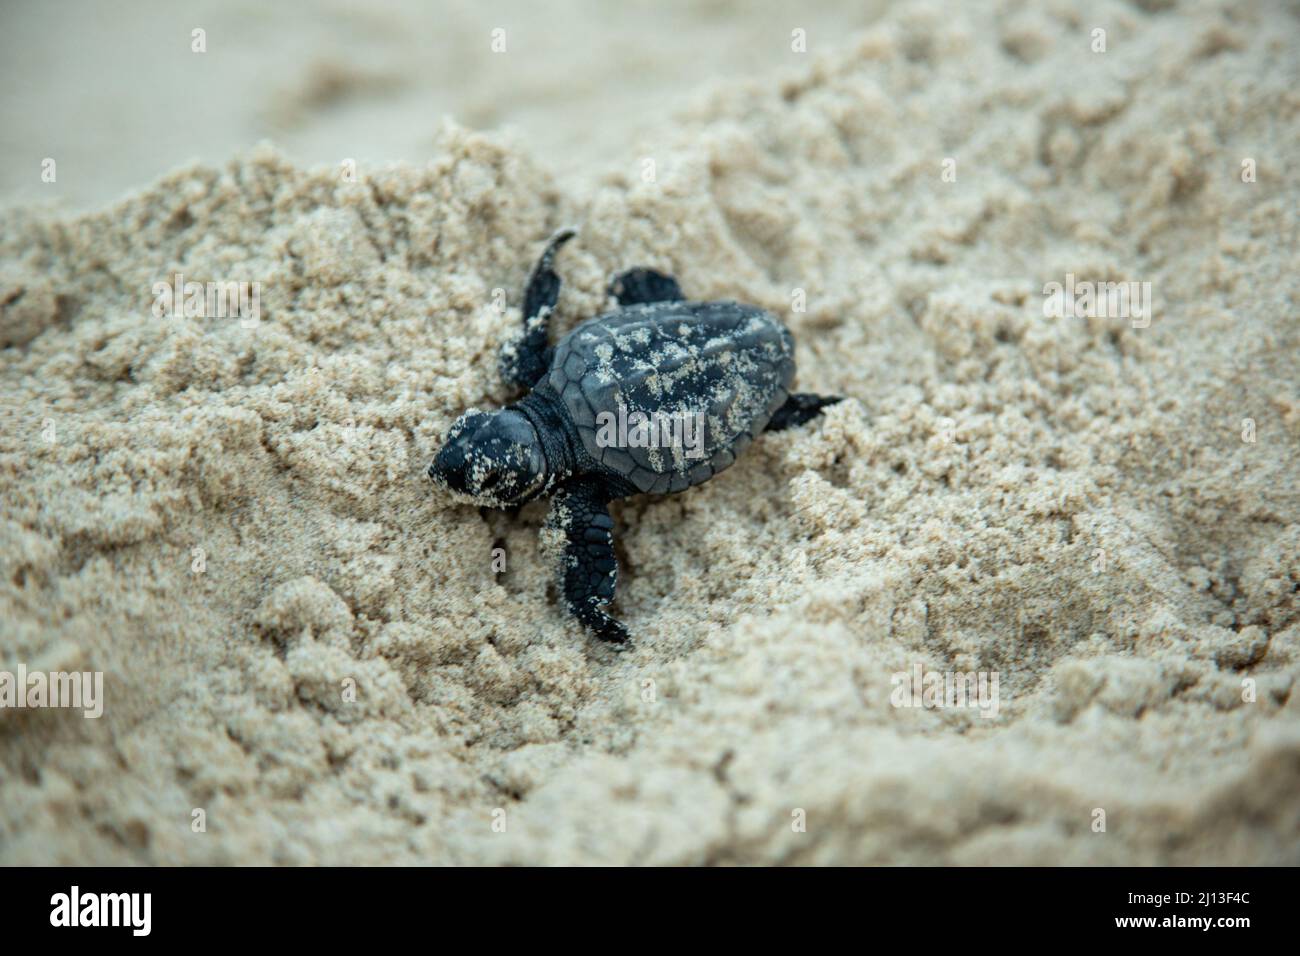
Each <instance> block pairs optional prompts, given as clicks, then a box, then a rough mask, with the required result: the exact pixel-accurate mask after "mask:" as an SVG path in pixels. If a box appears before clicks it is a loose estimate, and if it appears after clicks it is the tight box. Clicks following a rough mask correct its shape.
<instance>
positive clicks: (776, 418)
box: [764, 392, 844, 432]
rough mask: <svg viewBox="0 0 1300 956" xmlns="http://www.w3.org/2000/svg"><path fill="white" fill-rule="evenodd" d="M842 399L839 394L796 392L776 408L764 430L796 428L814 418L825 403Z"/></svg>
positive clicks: (829, 403) (831, 403) (828, 403)
mask: <svg viewBox="0 0 1300 956" xmlns="http://www.w3.org/2000/svg"><path fill="white" fill-rule="evenodd" d="M842 401H844V398H843V396H840V395H814V394H812V393H811V392H796V393H795V394H793V395H791V396H790V397H789V398H787V399H786V400H785V404H784V405H782V406H781V407H780V408H778V409H777V410H776V414H775V415H773V416H772V419H771V421H769V422H768V423H767V428H765V429H764V431H769V432H779V431H781V430H782V429H785V428H796V427H798V426H799V425H802V424H803V423H804V422H806V421H809V420H811V419H813V418H816V417H817V416H818V415H820V414H821V411H822V409H823V408H825V407H826V406H827V405H834V404H835V403H836V402H842Z"/></svg>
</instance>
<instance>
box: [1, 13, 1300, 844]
mask: <svg viewBox="0 0 1300 956" xmlns="http://www.w3.org/2000/svg"><path fill="white" fill-rule="evenodd" d="M1165 6H1166V5H1165V4H1145V5H1139V6H1137V7H1128V6H1125V5H1119V4H1105V5H1104V7H1105V10H1104V11H1102V10H1098V11H1096V12H1094V13H1090V14H1089V16H1087V17H1083V16H1080V15H1076V14H1074V13H1071V12H1069V11H1068V10H1067V9H1066V8H1065V7H1063V6H1061V7H1057V6H1049V7H1048V8H1046V9H1045V10H1044V11H1043V12H1036V13H1035V12H1025V13H1020V12H1016V13H1007V14H997V13H993V12H981V13H974V12H972V13H966V14H963V15H955V14H953V13H952V12H950V11H947V10H943V9H941V8H940V7H939V6H937V5H926V4H912V5H907V6H904V7H902V8H901V9H900V10H898V11H896V12H895V13H893V14H891V15H890V16H889V17H887V18H886V19H885V20H884V21H883V22H882V23H881V24H880V25H879V26H878V27H877V28H875V29H873V30H871V31H870V32H869V33H866V34H864V35H862V36H860V37H858V38H857V39H856V40H854V41H853V42H852V43H849V44H848V45H846V46H844V47H842V48H841V49H840V50H839V51H838V52H837V53H836V54H834V55H831V56H819V57H813V56H811V55H810V56H809V58H808V61H807V63H806V65H805V66H804V67H803V68H802V69H801V70H799V71H797V72H793V73H790V74H789V75H787V76H784V77H777V78H775V79H771V80H766V81H762V82H758V83H755V84H751V85H735V86H731V87H728V88H725V89H723V90H722V91H721V92H719V93H717V94H716V95H712V96H710V97H708V98H706V99H704V100H703V101H701V102H700V103H699V104H698V106H697V107H696V108H695V109H694V111H693V112H691V113H690V114H689V115H687V116H685V117H683V118H679V119H678V120H676V121H673V122H671V123H670V122H668V120H667V119H666V120H665V122H664V126H663V129H662V130H660V135H659V136H658V137H657V138H656V140H655V142H654V145H653V147H650V146H642V147H640V148H637V147H633V148H631V149H629V152H628V157H629V160H628V162H627V164H626V169H627V170H628V171H627V172H626V173H619V174H612V175H610V176H608V177H605V178H603V179H593V180H592V181H591V184H590V186H589V187H588V188H587V189H586V190H584V191H581V192H575V193H573V194H568V193H565V194H559V193H558V192H557V191H556V190H555V188H554V187H553V186H552V184H551V180H550V179H549V178H548V176H547V174H546V173H545V171H544V170H542V169H541V168H540V167H539V166H538V165H537V164H535V163H534V162H533V161H531V160H530V159H529V157H528V155H527V154H526V151H525V150H524V149H522V148H520V147H517V146H512V145H510V144H508V143H506V142H505V141H502V140H498V139H494V138H492V137H487V136H483V135H479V134H475V133H471V132H468V131H466V130H464V129H461V128H458V127H454V126H449V127H448V128H446V129H445V130H444V131H443V134H442V136H441V138H440V141H439V148H438V151H437V154H436V158H435V159H434V160H432V161H431V162H430V163H429V164H428V165H427V166H425V167H423V168H412V167H409V166H400V167H393V168H387V169H379V168H363V169H362V170H360V175H359V181H357V182H346V181H343V179H342V177H341V176H340V171H339V170H338V169H320V170H303V169H299V168H295V167H294V166H292V165H290V164H289V163H288V162H287V161H285V160H283V159H282V158H280V157H279V156H278V155H277V154H275V153H274V152H271V151H270V150H263V151H258V152H255V153H253V154H251V155H247V156H244V157H242V158H240V159H238V160H236V161H235V162H232V163H231V164H230V165H228V166H227V167H225V168H222V169H215V168H208V167H194V168H187V169H182V170H180V171H178V172H176V173H174V174H173V175H170V176H168V177H167V178H165V179H164V180H163V181H161V182H159V183H156V184H155V185H153V186H151V187H149V188H148V189H146V190H144V191H143V192H141V193H139V194H136V195H132V196H130V197H128V198H126V199H124V200H122V201H120V202H118V203H117V204H116V205H114V206H112V207H111V208H108V209H107V210H105V211H103V212H100V213H96V214H91V215H86V216H83V217H80V218H76V219H72V220H58V219H55V218H51V217H49V216H47V215H45V214H37V213H27V214H16V213H8V214H6V215H5V217H4V225H3V232H2V234H0V259H2V261H3V266H2V267H0V344H3V345H5V346H7V348H5V349H4V351H3V352H0V356H2V358H3V369H2V370H0V375H2V376H3V377H2V379H0V394H3V397H4V405H5V409H4V411H5V421H6V427H5V429H4V432H3V446H0V487H2V488H3V496H2V498H0V509H2V510H0V602H3V603H2V606H0V620H3V625H2V626H3V640H2V641H0V668H8V669H11V670H12V669H13V668H14V667H15V666H16V665H17V664H18V663H22V664H24V665H25V666H26V667H27V668H28V669H29V670H60V669H63V670H98V671H103V672H104V674H105V694H106V703H105V713H104V716H103V717H102V718H100V719H98V720H87V719H83V718H82V717H81V716H79V715H76V714H72V713H69V712H67V711H55V710H44V711H34V710H22V711H17V710H7V711H3V712H0V859H3V861H4V862H7V863H38V862H92V863H110V862H153V863H267V862H271V863H358V862H447V863H453V862H477V861H486V862H522V863H542V862H545V863H559V862H636V863H732V862H737V863H757V862H837V863H849V862H957V863H988V862H1029V863H1087V862H1105V863H1120V862H1137V863H1203V862H1225V861H1226V862H1234V863H1250V862H1293V863H1294V862H1300V699H1297V695H1296V694H1294V693H1293V687H1294V682H1295V679H1296V675H1297V672H1298V671H1300V609H1298V608H1297V603H1296V592H1297V586H1298V583H1300V489H1298V487H1297V474H1300V469H1298V468H1297V464H1298V461H1297V459H1298V457H1300V456H1298V455H1297V445H1298V444H1300V441H1298V436H1300V397H1298V395H1297V387H1296V382H1297V381H1300V368H1298V367H1297V366H1298V364H1300V363H1298V362H1297V355H1298V354H1300V352H1298V347H1300V342H1298V341H1297V339H1298V338H1300V332H1298V328H1297V321H1296V316H1297V311H1296V310H1297V303H1296V293H1297V279H1296V274H1295V260H1294V255H1295V249H1296V248H1297V241H1298V240H1300V235H1298V233H1300V228H1298V226H1297V216H1296V209H1297V208H1300V190H1298V189H1297V188H1296V186H1295V182H1294V177H1293V176H1292V175H1291V174H1290V166H1291V165H1293V163H1294V158H1295V157H1296V156H1297V155H1300V136H1298V135H1297V130H1300V123H1297V115H1296V114H1297V111H1298V108H1300V98H1298V97H1297V95H1296V93H1295V92H1294V90H1291V89H1288V85H1289V83H1290V80H1289V79H1288V77H1293V76H1294V74H1295V69H1296V65H1297V57H1296V48H1295V44H1294V41H1293V39H1292V38H1294V36H1295V27H1296V23H1295V21H1294V18H1293V17H1292V16H1289V15H1287V14H1286V13H1284V12H1281V11H1280V10H1270V9H1268V8H1266V7H1265V6H1263V5H1259V6H1256V5H1253V4H1235V3H1225V4H1219V5H1216V4H1196V5H1188V6H1193V7H1194V8H1193V9H1191V10H1180V9H1164V7H1165ZM1144 7H1145V8H1152V9H1144ZM1008 9H1010V8H1008ZM1053 11H1056V12H1053ZM1098 23H1104V24H1106V25H1107V26H1108V27H1109V29H1108V34H1107V51H1106V52H1105V53H1095V52H1093V50H1092V49H1091V46H1092V43H1093V39H1092V35H1091V31H1092V30H1093V28H1094V26H1095V25H1096V24H1098ZM643 159H644V160H653V161H654V162H653V165H654V178H653V181H646V180H645V178H644V177H643V176H642V172H643V170H647V169H648V168H649V167H648V165H647V164H645V163H644V162H643ZM947 159H953V160H955V167H954V166H952V165H947V166H946V165H945V160H947ZM1246 159H1251V160H1253V161H1254V165H1255V168H1256V176H1255V181H1253V182H1243V180H1242V168H1243V167H1242V163H1243V161H1244V160H1246ZM954 168H955V174H956V176H955V181H953V180H952V177H951V176H945V172H951V171H952V170H953V169H954ZM567 223H574V224H577V225H578V226H580V228H581V230H582V232H581V235H580V236H579V238H578V239H577V240H575V242H574V243H573V244H572V245H571V246H570V247H569V248H567V249H566V250H565V252H564V253H563V255H562V257H561V259H560V271H561V273H562V275H563V277H564V279H565V282H566V285H565V288H564V292H563V296H562V298H561V325H562V326H564V327H567V326H568V325H570V324H572V323H573V322H574V321H576V320H578V319H580V318H583V317H586V316H588V315H591V314H594V313H596V312H598V311H599V310H600V309H601V308H602V307H603V306H604V305H605V304H606V300H605V298H604V294H603V287H604V282H605V279H606V277H607V276H608V275H609V274H610V273H612V272H613V271H615V270H616V269H619V268H623V267H626V266H629V265H633V264H644V265H651V266H657V267H661V268H666V269H670V270H672V271H673V272H675V273H676V274H677V275H678V276H679V277H680V279H681V281H682V284H683V286H684V288H685V289H686V291H687V294H688V295H690V296H691V297H693V298H721V297H734V298H738V299H742V300H747V301H751V302H755V303H758V304H761V305H764V306H766V307H768V308H770V309H772V310H773V311H775V312H776V313H777V314H779V315H781V316H782V317H783V318H784V319H785V320H786V321H787V322H788V323H789V325H790V327H791V328H792V329H793V330H794V332H795V335H796V338H797V341H798V343H799V362H800V384H801V385H802V386H803V387H805V388H807V389H810V390H817V391H833V392H838V393H840V394H845V395H849V396H851V397H852V398H853V399H854V401H852V402H847V403H844V404H842V405H840V406H837V407H835V408H834V409H833V410H831V411H830V413H829V414H828V415H827V416H826V417H825V419H824V420H823V421H821V422H820V423H817V424H815V425H813V426H811V427H809V428H806V429H803V430H800V431H798V432H792V433H786V434H781V435H777V436H768V437H766V438H764V439H763V440H761V441H760V442H758V443H756V445H755V446H754V447H753V448H752V449H751V450H750V451H749V452H748V453H747V454H746V456H745V458H744V459H743V460H742V461H741V462H740V463H738V464H737V466H736V467H734V468H733V469H731V470H730V471H728V472H727V473H726V474H725V475H723V476H721V477H720V478H718V479H717V480H715V481H713V482H711V483H710V484H708V485H706V486H704V487H703V488H700V489H697V490H694V491H692V492H690V493H688V494H685V495H681V496H676V497H670V498H656V499H633V500H632V501H630V502H627V503H625V504H623V505H622V506H621V508H616V518H617V519H618V520H619V523H620V528H621V533H620V549H621V551H620V553H621V557H622V560H623V564H624V573H623V578H622V586H621V589H620V594H619V605H618V608H617V610H618V612H619V614H620V615H621V617H622V618H623V619H624V620H625V621H626V622H627V623H628V625H629V626H630V627H631V628H632V629H633V631H634V633H635V634H636V635H637V636H638V638H639V640H638V641H637V643H636V645H635V647H634V648H633V649H632V650H631V651H630V652H628V653H622V654H620V653H616V652H613V651H611V650H610V649H608V648H605V647H600V646H596V645H594V644H593V642H592V641H590V640H589V639H587V638H586V637H585V636H584V635H582V634H581V633H580V632H579V631H578V630H577V629H576V628H575V627H574V626H572V625H571V624H570V623H569V622H568V621H567V620H566V618H565V616H564V615H563V614H562V613H561V609H560V608H559V607H558V606H557V604H556V602H555V594H554V588H553V587H552V586H551V584H550V582H551V569H550V567H549V566H548V565H547V564H546V563H545V562H544V561H543V559H542V558H541V556H540V554H539V552H538V547H537V531H538V528H539V527H540V525H541V522H542V519H543V515H544V509H543V508H542V507H541V506H537V505H534V506H530V507H529V508H526V509H525V510H524V511H523V512H522V514H521V515H519V516H518V517H517V518H514V519H512V518H510V517H509V516H508V515H505V514H499V513H485V514H482V515H481V514H480V513H479V512H478V511H477V510H476V509H473V508H465V507H460V506H457V505H455V504H453V503H452V502H450V501H447V500H445V499H443V498H441V497H440V496H438V495H436V494H435V493H434V492H433V490H432V488H431V486H430V484H429V483H428V481H427V480H426V479H425V478H424V476H423V471H424V468H425V467H426V466H427V464H428V461H429V459H430V458H431V457H432V454H433V452H434V451H435V450H436V448H437V447H438V443H439V441H440V436H441V434H442V432H443V430H444V429H445V428H446V426H447V425H448V424H449V423H450V421H451V420H452V419H453V418H454V417H455V416H456V415H457V414H458V413H459V412H461V411H462V410H464V409H465V408H466V407H469V406H471V405H479V406H485V405H488V404H494V403H500V402H502V401H504V400H506V399H507V398H508V397H509V396H508V395H507V393H506V391H505V390H504V388H503V386H502V384H501V382H500V380H499V379H498V377H497V374H496V368H495V364H496V363H495V355H496V352H497V350H498V348H499V347H500V346H501V344H502V343H503V342H505V341H506V340H507V339H508V337H509V336H510V335H512V334H513V332H514V330H515V329H516V328H517V325H518V322H519V312H518V305H519V292H520V287H521V284H522V282H523V278H524V275H525V273H526V271H527V269H528V267H529V266H530V265H531V262H532V259H533V257H534V256H535V255H536V253H537V251H538V249H539V243H540V242H541V240H542V239H543V238H544V237H545V236H546V235H547V233H548V232H549V231H550V230H551V229H552V228H554V227H556V226H558V225H561V224H567ZM178 272H179V273H182V274H183V275H184V276H185V278H186V279H188V280H194V281H199V282H207V281H231V280H233V281H247V282H258V283H260V305H261V319H260V322H259V323H258V324H257V325H256V327H253V328H247V327H245V325H247V323H241V322H240V321H239V320H238V319H237V318H172V317H165V316H164V317H162V318H159V317H156V316H155V315H154V314H153V313H152V306H153V304H154V294H153V291H152V290H153V287H154V285H155V283H158V282H160V281H163V282H165V281H169V280H170V278H171V277H172V276H173V275H174V274H175V273H178ZM1067 275H1073V276H1075V277H1076V278H1077V279H1079V280H1090V281H1121V280H1135V281H1142V282H1150V283H1151V289H1152V295H1153V300H1154V305H1153V309H1154V316H1153V317H1152V318H1151V320H1150V322H1149V325H1146V326H1145V327H1143V325H1144V323H1143V322H1140V321H1136V320H1134V319H1130V318H1128V317H1123V318H1115V317H1099V318H1086V317H1084V318H1080V317H1073V316H1070V317H1065V318H1049V317H1046V316H1045V315H1044V295H1043V286H1044V284H1045V283H1049V282H1054V281H1055V282H1065V281H1066V277H1067ZM498 288H500V289H504V290H506V293H507V296H508V301H509V305H510V308H509V309H508V310H507V311H506V313H505V314H504V315H502V314H499V313H498V311H497V310H495V309H494V307H493V292H494V290H495V289H498ZM801 295H802V296H803V297H804V298H805V299H806V307H804V308H802V309H800V308H799V307H798V306H799V300H800V296H801ZM1135 326H1137V327H1135ZM1247 419H1249V420H1250V422H1251V423H1253V424H1252V425H1251V426H1247V425H1245V424H1243V423H1244V422H1245V421H1246V420H1247ZM1252 428H1253V434H1252V432H1251V429H1252ZM1243 435H1246V436H1247V437H1253V439H1254V440H1253V441H1251V440H1244V439H1243ZM494 546H499V547H504V549H505V551H506V555H507V568H508V570H507V571H506V572H505V573H504V574H502V575H497V574H494V572H493V569H492V549H493V548H494ZM918 665H919V666H920V667H921V668H922V669H923V670H928V671H937V672H970V671H988V672H997V675H998V678H999V688H1000V701H999V707H998V712H997V714H996V716H993V717H987V718H986V717H982V716H980V714H979V712H978V711H974V710H971V709H956V708H924V707H895V706H893V705H892V704H891V696H892V695H893V694H894V691H895V681H893V680H892V678H893V677H894V675H896V674H897V673H899V672H904V673H910V672H911V671H912V669H913V668H914V667H916V666H918ZM353 686H355V695H353V694H351V693H349V689H350V688H351V687H353ZM354 697H355V699H353V698H354ZM196 809H202V810H203V811H204V812H205V817H206V831H205V832H197V833H196V832H194V830H193V827H192V820H193V813H194V811H195V810H196ZM1099 810H1100V811H1104V824H1105V829H1104V832H1098V825H1097V824H1098V821H1099V820H1101V819H1102V818H1101V816H1099V814H1098V812H1097V811H1099ZM801 823H802V824H803V825H801ZM494 824H495V826H494ZM503 824H504V826H503Z"/></svg>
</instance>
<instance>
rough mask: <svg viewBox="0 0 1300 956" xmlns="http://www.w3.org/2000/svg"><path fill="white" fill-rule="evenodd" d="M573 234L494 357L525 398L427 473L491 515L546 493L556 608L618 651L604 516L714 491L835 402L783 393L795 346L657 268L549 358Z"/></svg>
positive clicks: (473, 425) (478, 425)
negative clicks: (632, 499)
mask: <svg viewBox="0 0 1300 956" xmlns="http://www.w3.org/2000/svg"><path fill="white" fill-rule="evenodd" d="M573 236H574V231H573V230H572V229H564V230H561V231H559V232H557V233H555V235H553V236H552V237H551V238H550V240H549V241H548V242H547V244H546V248H545V250H544V251H543V252H542V256H541V259H540V260H539V261H538V263H537V265H536V267H535V268H534V269H533V271H532V274H531V275H530V276H529V279H528V285H527V288H526V290H525V292H524V308H523V314H524V329H523V335H522V337H520V338H519V339H518V340H517V341H515V342H513V343H511V344H510V345H508V346H506V348H505V350H504V352H503V354H502V357H501V370H502V373H503V374H504V375H505V377H506V379H507V380H508V381H509V382H510V383H512V384H513V385H515V386H517V387H518V388H520V389H521V390H523V389H527V390H528V394H527V395H525V396H524V397H523V398H521V399H520V400H519V401H518V402H516V403H515V404H513V405H510V406H508V407H506V408H503V409H500V410H499V411H494V412H482V411H478V410H476V409H471V410H469V411H467V412H465V413H464V414H463V415H461V416H460V418H458V419H457V420H456V421H455V422H454V423H453V425H452V427H451V430H450V431H449V432H448V434H447V440H446V443H445V444H444V445H443V447H442V449H441V450H440V451H439V452H438V455H437V457H436V458H435V459H434V461H433V464H432V465H431V466H430V467H429V475H430V477H432V478H433V479H434V480H435V481H436V482H437V483H438V484H439V485H441V486H443V487H445V488H447V489H449V490H450V491H452V492H454V493H456V494H458V495H462V496H467V497H469V498H470V499H472V500H473V501H474V502H475V503H477V504H479V505H485V506H489V507H495V508H508V507H514V506H518V505H521V504H523V503H525V502H527V501H531V500H533V499H534V498H538V497H541V496H543V495H552V496H553V501H552V503H551V511H550V515H549V516H548V518H547V521H546V527H547V531H546V533H545V534H546V537H547V539H548V540H549V541H551V542H553V543H554V544H555V545H556V547H557V548H558V549H559V550H561V551H562V554H561V555H560V564H561V568H560V581H561V587H562V589H563V593H564V600H565V603H566V604H567V606H568V609H569V611H570V613H572V614H573V616H574V617H576V618H577V619H578V620H579V621H581V622H582V624H583V625H585V626H586V627H588V628H589V629H590V630H591V631H592V632H593V633H594V634H595V635H596V636H597V637H600V638H603V639H604V640H607V641H615V642H623V641H626V640H627V638H628V632H627V628H625V627H624V626H623V625H622V624H621V623H620V622H618V621H616V620H615V619H614V618H612V617H610V616H609V614H607V613H606V612H605V610H604V608H605V606H606V605H608V604H609V603H610V601H612V600H613V599H614V587H615V584H616V583H617V580H618V562H617V559H616V558H615V556H614V522H613V519H611V518H610V515H609V503H610V502H611V501H613V500H615V499H616V498H625V497H628V496H629V495H636V494H673V493H675V492H679V491H685V490H686V489H687V488H690V487H692V486H694V485H698V484H701V483H702V482H705V481H708V480H709V479H710V478H712V477H713V476H714V475H716V474H718V473H719V472H721V471H724V470H726V469H727V468H728V467H730V466H731V463H732V462H734V461H735V460H736V457H737V456H738V455H740V453H741V452H743V451H744V450H745V449H746V448H747V447H748V446H749V444H750V442H752V441H753V440H754V439H755V438H756V437H758V435H759V434H760V433H761V432H764V431H777V430H779V429H783V428H790V427H792V426H796V425H801V424H803V423H804V422H806V421H808V420H809V419H811V418H813V417H814V416H815V415H817V414H818V413H819V412H820V411H821V410H822V409H823V408H825V407H826V406H827V405H830V404H832V403H834V402H837V401H839V400H840V399H839V398H838V397H829V396H822V395H811V394H805V393H792V392H791V391H790V387H791V385H792V384H793V382H794V339H793V338H792V337H791V335H790V331H789V330H788V329H787V328H786V327H785V326H784V325H782V324H781V322H780V321H779V320H778V319H777V318H776V317H775V316H773V315H772V314H770V313H768V312H766V311H764V310H763V309H760V308H758V307H757V306H752V305H743V304H741V303H739V302H730V301H726V302H688V301H686V300H685V299H684V298H683V296H682V292H681V289H680V288H679V287H678V285H677V281H676V280H675V279H673V278H672V277H670V276H666V275H663V274H662V273H659V272H655V271H653V270H651V269H632V270H630V271H628V272H624V273H623V274H621V275H619V276H617V277H615V278H614V280H613V281H612V282H611V283H610V287H609V292H610V294H611V295H612V296H613V297H614V298H615V299H617V301H618V308H616V309H614V310H613V311H611V312H606V313H605V314H603V315H599V316H597V317H595V318H593V319H588V320H587V321H585V322H583V323H581V324H580V325H578V326H576V327H575V328H574V329H573V330H572V331H571V332H569V334H568V335H566V336H565V337H564V338H563V339H561V340H560V342H559V344H558V345H556V346H554V347H552V346H551V345H550V344H548V341H547V326H548V324H549V320H550V317H551V313H552V312H553V311H554V309H555V303H556V301H557V299H558V298H559V293H560V279H559V276H558V275H556V273H555V270H554V268H553V265H554V260H555V256H556V253H557V252H558V251H559V249H560V247H561V246H563V245H564V243H566V242H567V241H568V240H570V239H571V238H573Z"/></svg>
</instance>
